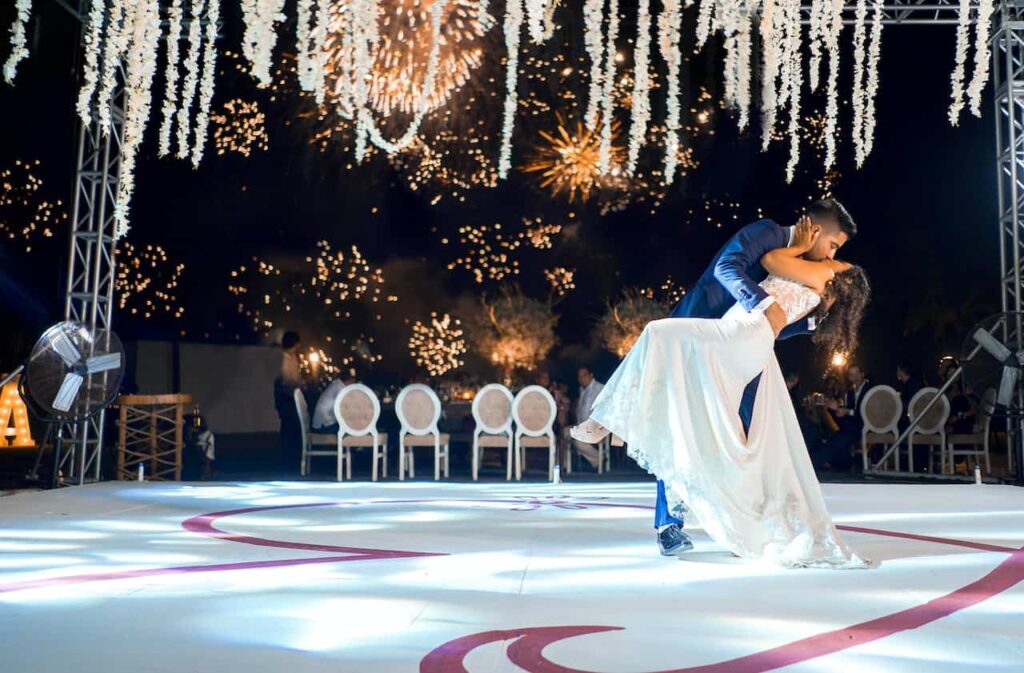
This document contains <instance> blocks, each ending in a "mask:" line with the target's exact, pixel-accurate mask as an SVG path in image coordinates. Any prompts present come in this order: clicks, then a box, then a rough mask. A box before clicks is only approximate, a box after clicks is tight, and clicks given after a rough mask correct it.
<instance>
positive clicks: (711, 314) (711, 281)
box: [672, 220, 810, 339]
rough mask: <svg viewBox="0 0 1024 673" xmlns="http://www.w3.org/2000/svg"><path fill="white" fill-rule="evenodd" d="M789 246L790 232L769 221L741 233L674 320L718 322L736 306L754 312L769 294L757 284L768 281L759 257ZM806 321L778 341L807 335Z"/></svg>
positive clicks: (690, 293)
mask: <svg viewBox="0 0 1024 673" xmlns="http://www.w3.org/2000/svg"><path fill="white" fill-rule="evenodd" d="M788 244H789V230H788V229H787V228H786V227H782V226H779V225H778V224H776V223H775V222H773V221H772V220H758V221H757V222H753V223H751V224H748V225H747V226H745V227H743V228H742V229H740V230H739V231H738V232H736V234H735V235H734V236H733V237H732V238H730V239H729V240H728V241H727V242H726V243H725V245H724V246H722V249H721V250H719V251H718V254H717V255H715V258H714V260H712V262H711V265H710V266H708V268H707V269H706V270H705V271H704V273H703V275H701V277H700V280H698V281H697V282H696V284H694V286H693V287H692V288H690V289H689V290H688V291H687V293H686V294H685V295H684V296H683V298H682V300H681V301H680V302H679V303H678V304H677V305H676V307H675V308H674V309H673V310H672V317H673V318H721V317H722V316H723V315H725V312H726V311H728V310H729V309H730V308H731V307H732V305H733V304H735V303H736V302H739V303H740V304H741V305H742V306H743V308H745V309H747V310H748V311H750V310H753V308H754V307H755V306H757V305H758V304H759V303H761V301H762V300H763V299H764V298H765V297H767V296H768V293H767V292H765V291H764V289H762V288H761V286H760V285H758V283H760V282H761V281H762V280H764V279H765V278H767V277H768V272H767V271H765V269H764V267H763V266H761V257H763V256H764V254H765V253H766V252H768V251H770V250H775V249H776V248H784V247H786V246H787V245H788ZM809 333H810V329H809V327H808V321H807V319H806V318H804V319H803V320H799V321H797V322H795V323H793V324H792V325H789V326H788V327H786V328H785V329H784V330H782V334H780V335H779V338H780V339H787V338H789V337H791V336H795V335H797V334H809Z"/></svg>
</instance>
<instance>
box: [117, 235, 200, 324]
mask: <svg viewBox="0 0 1024 673" xmlns="http://www.w3.org/2000/svg"><path fill="white" fill-rule="evenodd" d="M115 254H116V257H117V275H116V276H115V278H114V289H115V291H116V293H117V305H118V308H120V309H121V310H122V311H128V312H129V313H130V314H131V315H133V316H141V317H142V318H143V319H145V320H148V319H150V318H152V317H153V316H155V315H167V316H170V317H172V318H174V319H175V320H178V319H180V318H181V317H182V316H183V315H184V313H185V307H184V306H183V305H182V304H181V303H179V301H178V296H177V290H178V285H179V283H180V282H181V276H182V274H184V272H185V265H184V264H181V263H177V264H173V263H171V262H170V260H169V258H168V256H167V252H166V251H165V250H164V249H163V247H161V246H159V245H146V246H145V247H143V246H141V245H139V246H136V245H134V244H133V243H131V242H130V241H122V242H120V243H119V244H118V247H117V252H116V253H115Z"/></svg>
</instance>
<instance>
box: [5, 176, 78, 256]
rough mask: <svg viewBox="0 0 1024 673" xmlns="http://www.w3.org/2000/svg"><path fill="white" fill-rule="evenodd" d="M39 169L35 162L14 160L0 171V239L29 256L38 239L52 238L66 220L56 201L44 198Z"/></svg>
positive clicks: (59, 202) (58, 202) (65, 214)
mask: <svg viewBox="0 0 1024 673" xmlns="http://www.w3.org/2000/svg"><path fill="white" fill-rule="evenodd" d="M40 166H41V162H40V161H39V160H38V159H36V160H34V161H22V160H20V159H15V161H14V165H13V166H11V167H9V168H4V169H3V170H0V238H4V239H7V240H9V241H19V242H20V243H21V245H22V246H23V248H24V250H25V252H32V246H33V244H34V241H35V240H36V238H37V237H40V236H41V237H43V238H51V237H53V231H54V229H56V228H57V227H58V226H59V225H61V224H62V223H63V222H65V221H66V220H67V219H68V216H67V213H65V212H64V210H63V208H62V205H63V204H62V203H61V201H60V200H59V199H58V200H55V201H49V200H47V199H45V198H43V194H42V189H43V180H42V178H40V177H39V176H38V175H36V171H38V170H39V169H40Z"/></svg>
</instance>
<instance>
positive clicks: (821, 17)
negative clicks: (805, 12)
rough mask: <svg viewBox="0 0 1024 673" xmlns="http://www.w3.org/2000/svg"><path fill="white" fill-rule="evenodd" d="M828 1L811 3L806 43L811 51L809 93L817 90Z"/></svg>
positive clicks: (826, 30) (825, 33)
mask: <svg viewBox="0 0 1024 673" xmlns="http://www.w3.org/2000/svg"><path fill="white" fill-rule="evenodd" d="M829 2H830V0H815V1H813V2H811V20H810V28H809V29H808V36H807V42H808V47H809V48H810V51H811V62H810V65H809V66H808V67H809V70H810V72H809V73H808V74H809V75H810V89H811V92H812V93H813V92H815V91H817V90H818V85H819V75H820V74H821V57H822V47H823V46H826V39H827V37H828V6H829Z"/></svg>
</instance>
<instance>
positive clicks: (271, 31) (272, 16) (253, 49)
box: [241, 0, 287, 87]
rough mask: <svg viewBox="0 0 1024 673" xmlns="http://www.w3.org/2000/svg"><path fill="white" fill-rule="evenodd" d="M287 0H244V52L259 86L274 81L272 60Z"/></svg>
mask: <svg viewBox="0 0 1024 673" xmlns="http://www.w3.org/2000/svg"><path fill="white" fill-rule="evenodd" d="M284 2H285V0H241V6H242V19H243V21H244V22H245V34H244V35H243V36H242V54H243V55H244V56H245V58H246V59H248V61H249V64H250V73H251V74H252V76H253V77H254V78H256V81H257V82H259V86H260V87H268V86H270V85H271V84H272V83H273V76H272V75H271V65H272V64H271V61H272V60H273V57H274V47H275V46H276V45H277V25H276V24H278V23H281V22H283V21H284V20H285V19H286V18H287V17H286V16H285V15H284Z"/></svg>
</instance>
